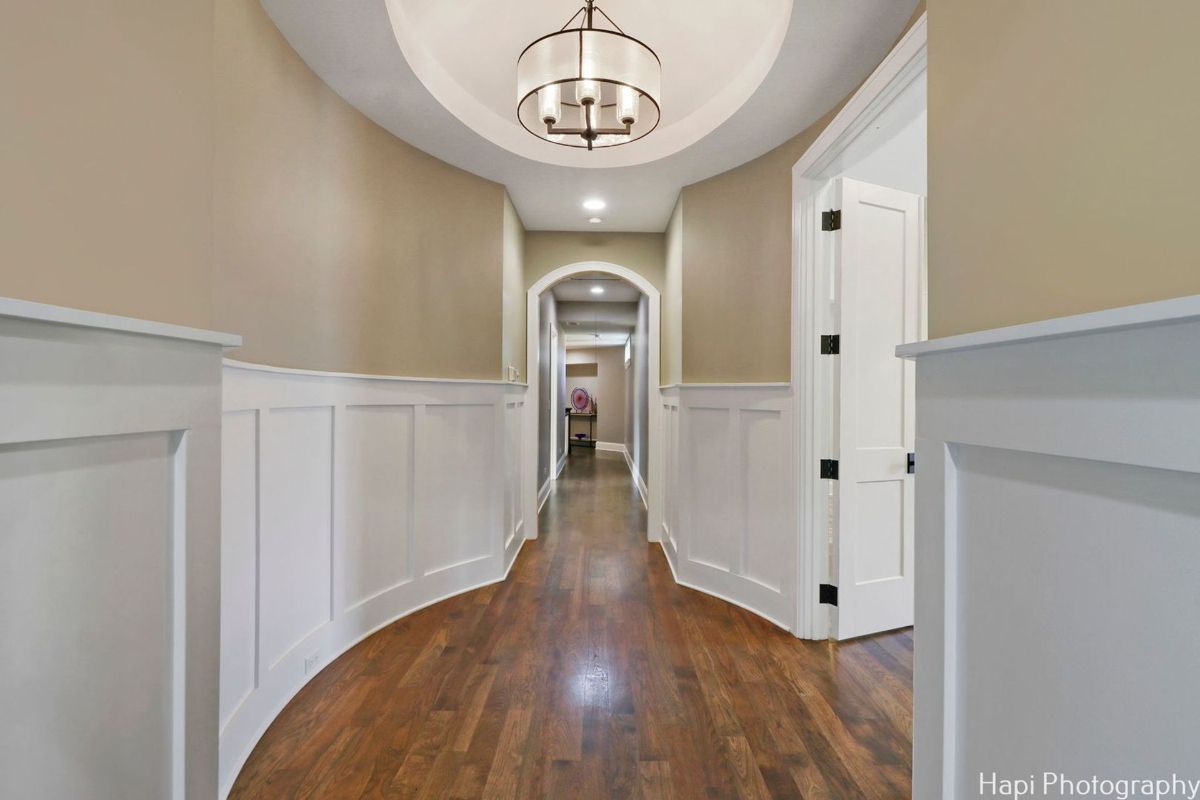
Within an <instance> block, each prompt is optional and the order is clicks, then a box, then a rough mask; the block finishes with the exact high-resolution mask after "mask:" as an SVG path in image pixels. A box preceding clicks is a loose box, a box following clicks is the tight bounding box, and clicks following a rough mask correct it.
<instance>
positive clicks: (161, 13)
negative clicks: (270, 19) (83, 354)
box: [0, 0, 213, 327]
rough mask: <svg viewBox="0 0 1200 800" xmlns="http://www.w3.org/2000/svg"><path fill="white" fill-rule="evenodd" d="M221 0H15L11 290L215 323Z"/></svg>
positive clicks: (6, 237)
mask: <svg viewBox="0 0 1200 800" xmlns="http://www.w3.org/2000/svg"><path fill="white" fill-rule="evenodd" d="M212 47H213V23H212V5H211V3H210V2H209V0H172V2H162V0H94V1H93V2H88V3H57V2H14V3H5V4H4V23H3V24H2V25H0V97H3V98H4V101H3V102H4V115H3V120H4V122H3V125H0V131H2V132H0V137H3V144H2V145H0V187H2V188H0V191H3V193H4V197H5V202H4V203H3V208H2V209H0V295H6V296H10V297H17V298H21V299H25V300H34V301H38V302H43V303H54V304H57V305H66V306H74V307H76V308H83V309H88V310H91V311H102V312H106V313H111V314H123V315H128V316H134V317H142V318H146V319H153V320H159V321H164V322H174V323H178V324H183V325H193V326H199V327H211V326H212V309H211V275H210V270H209V263H210V257H211V233H210V220H209V203H210V201H211V187H212V174H211V170H212V123H211V119H212Z"/></svg>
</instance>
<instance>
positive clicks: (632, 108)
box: [617, 86, 639, 125]
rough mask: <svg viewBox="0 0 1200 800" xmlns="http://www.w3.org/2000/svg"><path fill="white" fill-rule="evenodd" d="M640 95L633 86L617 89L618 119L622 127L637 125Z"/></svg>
mask: <svg viewBox="0 0 1200 800" xmlns="http://www.w3.org/2000/svg"><path fill="white" fill-rule="evenodd" d="M638 100H639V98H638V93H637V89H634V88H633V87H632V86H619V87H617V119H619V120H620V121H621V124H622V125H636V124H637V121H638Z"/></svg>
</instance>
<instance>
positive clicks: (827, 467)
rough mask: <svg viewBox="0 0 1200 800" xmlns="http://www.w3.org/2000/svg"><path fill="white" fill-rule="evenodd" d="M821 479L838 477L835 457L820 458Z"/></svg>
mask: <svg viewBox="0 0 1200 800" xmlns="http://www.w3.org/2000/svg"><path fill="white" fill-rule="evenodd" d="M821 479H822V480H829V481H836V480H837V479H838V462H837V459H836V458H822V459H821Z"/></svg>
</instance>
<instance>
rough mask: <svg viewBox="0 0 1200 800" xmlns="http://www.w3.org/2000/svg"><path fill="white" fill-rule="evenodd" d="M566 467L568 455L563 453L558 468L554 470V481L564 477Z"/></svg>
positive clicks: (559, 458)
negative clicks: (561, 476)
mask: <svg viewBox="0 0 1200 800" xmlns="http://www.w3.org/2000/svg"><path fill="white" fill-rule="evenodd" d="M565 466H567V454H566V453H563V454H562V455H561V456H559V457H558V466H556V467H555V468H554V479H555V480H558V477H559V476H560V475H562V471H563V467H565Z"/></svg>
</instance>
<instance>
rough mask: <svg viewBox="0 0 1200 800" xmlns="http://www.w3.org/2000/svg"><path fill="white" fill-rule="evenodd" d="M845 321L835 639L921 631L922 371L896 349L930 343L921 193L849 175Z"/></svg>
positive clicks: (840, 261)
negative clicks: (917, 603) (917, 577)
mask: <svg viewBox="0 0 1200 800" xmlns="http://www.w3.org/2000/svg"><path fill="white" fill-rule="evenodd" d="M833 189H834V198H835V205H834V206H833V207H834V208H840V209H841V212H842V213H841V229H840V231H839V232H838V233H837V236H838V237H839V239H840V241H839V242H838V243H837V246H835V248H834V252H835V257H834V264H835V274H834V276H833V277H834V280H835V281H836V284H835V285H836V286H838V287H839V289H840V290H839V291H838V292H837V298H838V301H839V302H838V303H837V306H838V311H839V314H840V327H839V333H840V341H839V351H840V352H839V355H838V357H837V370H836V372H837V375H838V378H837V382H836V386H837V387H838V389H839V395H838V402H835V403H834V407H835V411H834V431H835V435H836V439H837V446H838V479H837V481H836V482H835V484H836V490H835V491H836V493H837V502H836V505H835V508H836V512H835V513H836V524H835V526H834V530H835V547H834V557H835V559H836V568H835V574H836V575H837V587H838V602H837V610H836V613H835V615H834V617H835V627H834V630H835V631H836V637H837V638H838V639H850V638H853V637H855V636H863V635H866V634H870V633H878V632H880V631H886V630H892V629H894V628H902V627H906V626H908V625H912V624H913V530H914V515H913V476H911V475H909V474H908V454H909V453H910V452H912V450H913V427H914V420H915V413H914V402H915V392H914V387H913V383H914V378H915V375H914V367H913V364H912V362H911V361H904V360H901V359H898V358H896V355H895V349H896V345H898V344H903V343H905V342H912V341H917V340H918V339H919V338H920V336H921V335H922V330H923V325H922V324H921V319H920V316H921V314H922V313H923V310H924V303H923V302H922V301H921V298H920V292H921V271H922V270H921V260H922V257H923V249H924V248H923V241H922V238H923V235H924V224H923V221H922V219H921V197H920V196H919V195H915V194H909V193H908V192H901V191H898V190H896V189H887V188H884V187H882V186H873V185H871V184H869V183H863V182H861V181H855V180H850V179H849V178H842V179H839V180H838V181H837V182H836V183H835V185H834V187H833Z"/></svg>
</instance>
